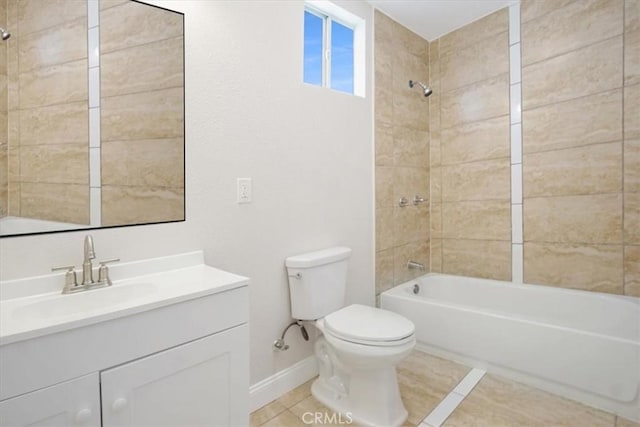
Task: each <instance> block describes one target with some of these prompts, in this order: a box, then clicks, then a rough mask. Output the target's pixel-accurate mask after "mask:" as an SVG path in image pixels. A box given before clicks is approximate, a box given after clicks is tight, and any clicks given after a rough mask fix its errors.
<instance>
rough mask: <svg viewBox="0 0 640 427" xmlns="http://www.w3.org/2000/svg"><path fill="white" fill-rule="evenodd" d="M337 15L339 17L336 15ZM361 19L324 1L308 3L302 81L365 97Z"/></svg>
mask: <svg viewBox="0 0 640 427" xmlns="http://www.w3.org/2000/svg"><path fill="white" fill-rule="evenodd" d="M337 15H340V16H337ZM362 37H364V20H363V19H361V18H358V17H356V16H355V15H352V14H351V13H349V12H347V11H345V10H343V9H340V8H338V7H337V6H335V5H334V4H333V3H330V2H327V1H313V2H308V4H307V6H306V7H305V12H304V67H303V68H304V71H303V81H304V82H305V83H309V84H312V85H316V86H323V87H328V88H331V89H334V90H337V91H340V92H346V93H350V94H355V95H359V96H364V79H363V76H364V73H363V72H362V70H364V52H358V50H359V49H357V48H356V46H364V41H363V40H361V42H360V43H358V39H359V38H362Z"/></svg>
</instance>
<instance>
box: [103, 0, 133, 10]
mask: <svg viewBox="0 0 640 427" xmlns="http://www.w3.org/2000/svg"><path fill="white" fill-rule="evenodd" d="M129 1H130V0H98V2H99V4H100V10H102V9H108V8H110V7H114V6H119V5H121V4H122V3H127V2H129Z"/></svg>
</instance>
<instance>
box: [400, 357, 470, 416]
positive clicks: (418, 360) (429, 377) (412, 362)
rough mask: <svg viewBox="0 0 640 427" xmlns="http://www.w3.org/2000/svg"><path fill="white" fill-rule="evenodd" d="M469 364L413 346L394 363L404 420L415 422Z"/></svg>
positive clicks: (453, 385)
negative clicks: (405, 414)
mask: <svg viewBox="0 0 640 427" xmlns="http://www.w3.org/2000/svg"><path fill="white" fill-rule="evenodd" d="M469 370H470V368H468V367H466V366H463V365H460V364H458V363H455V362H452V361H449V360H445V359H441V358H439V357H436V356H431V355H429V354H426V353H423V352H420V351H417V350H414V351H413V352H412V353H411V354H409V356H408V357H407V358H406V359H405V360H403V361H402V362H400V364H399V365H398V367H397V372H398V383H399V385H400V394H401V396H402V401H403V403H404V405H405V407H406V408H407V411H408V412H409V416H408V419H407V421H408V422H410V423H412V424H418V423H420V421H422V419H424V417H426V416H427V415H428V414H429V413H430V412H431V411H432V410H433V409H434V408H435V407H436V406H437V405H438V403H440V401H441V400H442V399H444V398H445V396H446V395H447V394H448V393H449V392H450V391H451V390H453V388H454V387H455V386H456V384H458V383H459V382H460V380H462V378H464V376H465V375H466V374H467V373H468V372H469Z"/></svg>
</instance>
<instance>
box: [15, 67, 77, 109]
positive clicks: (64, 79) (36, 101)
mask: <svg viewBox="0 0 640 427" xmlns="http://www.w3.org/2000/svg"><path fill="white" fill-rule="evenodd" d="M19 86H20V87H19V90H20V108H30V107H40V106H45V105H52V104H62V103H71V102H75V101H83V100H86V99H87V97H88V92H87V91H88V88H87V60H86V59H81V60H78V61H73V62H67V63H64V64H58V65H53V66H50V67H46V68H39V69H36V70H32V71H29V72H26V73H21V74H20V76H19Z"/></svg>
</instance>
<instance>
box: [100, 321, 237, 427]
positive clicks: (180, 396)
mask: <svg viewBox="0 0 640 427" xmlns="http://www.w3.org/2000/svg"><path fill="white" fill-rule="evenodd" d="M248 353H249V346H248V327H247V325H246V324H245V325H241V326H237V327H235V328H231V329H229V330H227V331H224V332H220V333H218V334H214V335H210V336H208V337H205V338H201V339H199V340H196V341H192V342H190V343H187V344H184V345H181V346H178V347H175V348H172V349H169V350H165V351H162V352H160V353H156V354H154V355H151V356H148V357H145V358H143V359H140V360H137V361H134V362H130V363H127V364H124V365H121V366H119V367H116V368H113V369H109V370H107V371H103V372H102V373H101V374H100V379H101V389H102V422H103V426H104V427H115V426H123V427H124V426H127V427H139V426H154V427H162V426H166V427H178V426H190V427H196V426H206V427H212V426H241V425H249V408H248V390H249V377H248V370H249V362H248Z"/></svg>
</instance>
